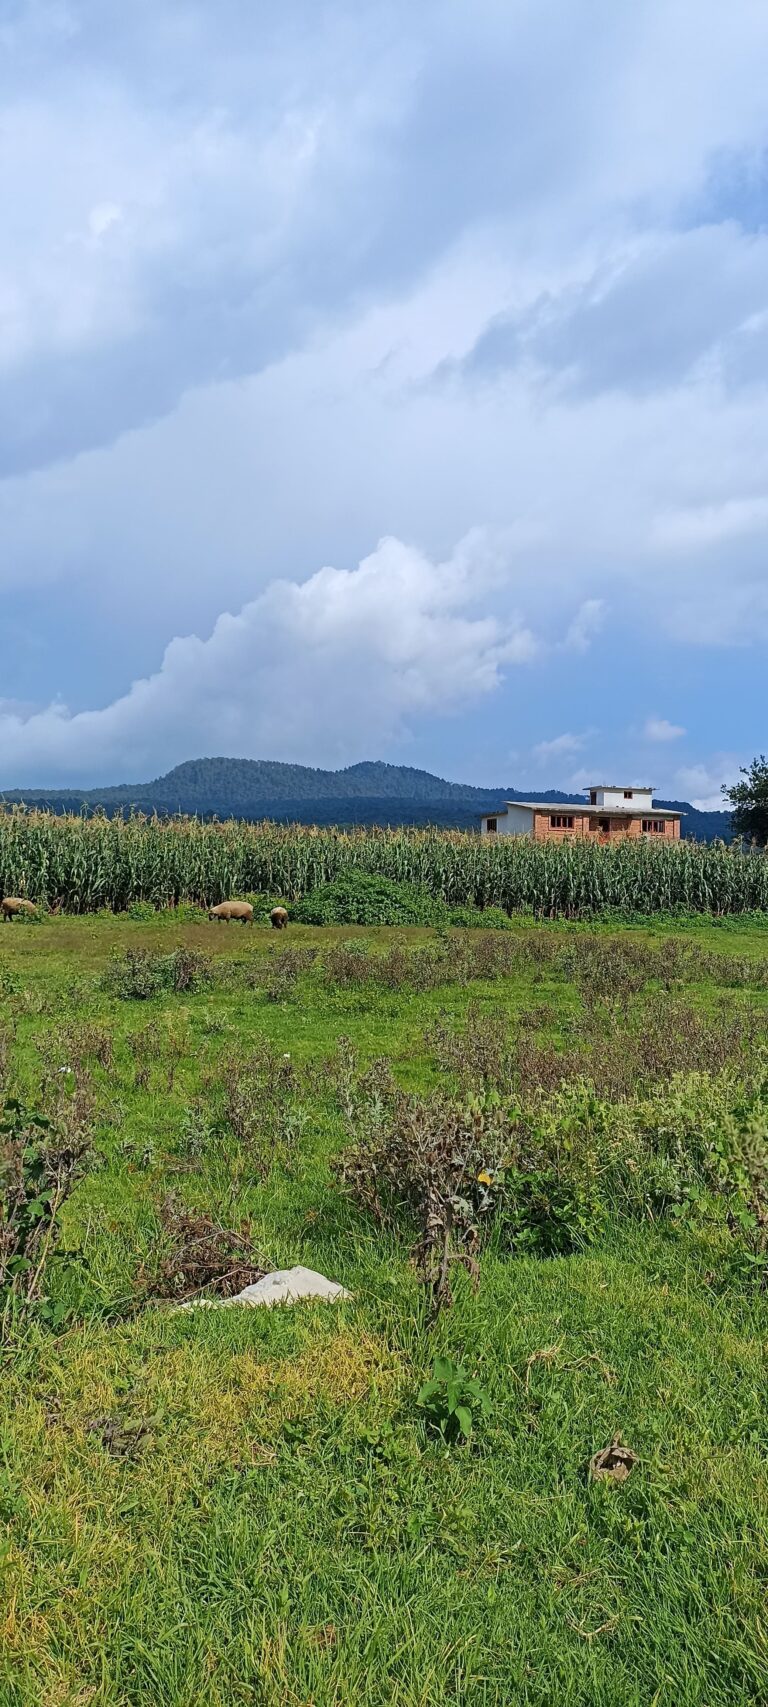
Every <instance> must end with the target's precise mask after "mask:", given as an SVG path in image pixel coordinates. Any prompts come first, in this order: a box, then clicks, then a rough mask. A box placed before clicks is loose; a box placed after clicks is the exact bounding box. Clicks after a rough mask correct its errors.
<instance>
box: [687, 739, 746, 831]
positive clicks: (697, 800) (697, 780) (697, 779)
mask: <svg viewBox="0 0 768 1707" xmlns="http://www.w3.org/2000/svg"><path fill="white" fill-rule="evenodd" d="M739 762H740V761H739V759H738V758H736V757H735V756H734V754H732V753H718V754H716V755H715V757H714V758H712V759H709V760H708V761H707V763H706V764H697V765H683V766H682V767H681V769H680V770H678V771H676V772H675V782H676V784H677V787H678V790H679V794H678V798H679V799H681V800H683V799H684V800H689V801H690V803H691V805H692V806H696V807H697V808H698V810H699V811H700V812H724V811H725V812H727V811H728V802H727V800H725V799H724V797H723V795H722V794H721V792H720V790H721V785H722V784H723V783H729V782H733V781H734V779H735V778H736V777H737V776H738V774H739ZM683 834H685V830H683Z"/></svg>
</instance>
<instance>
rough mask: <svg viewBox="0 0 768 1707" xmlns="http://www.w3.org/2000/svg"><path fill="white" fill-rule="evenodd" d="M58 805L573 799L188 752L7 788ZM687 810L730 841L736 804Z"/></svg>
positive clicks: (18, 797) (279, 808)
mask: <svg viewBox="0 0 768 1707" xmlns="http://www.w3.org/2000/svg"><path fill="white" fill-rule="evenodd" d="M0 798H2V799H5V800H6V801H8V802H11V801H23V802H25V803H26V804H27V805H28V806H47V807H50V808H51V810H52V811H57V812H62V811H65V812H66V811H70V812H71V811H74V812H79V811H82V810H83V809H84V810H85V811H89V812H91V811H96V810H98V809H99V808H101V809H103V810H104V811H106V812H108V813H110V814H113V813H115V812H124V811H129V810H130V809H131V808H132V807H134V808H136V809H137V810H138V811H142V812H160V813H166V812H192V813H198V814H199V815H200V816H208V817H218V818H251V819H254V818H275V819H278V820H281V821H284V822H297V823H305V824H306V823H311V824H426V823H430V824H440V825H442V826H444V827H446V828H448V827H451V826H453V827H455V828H458V829H469V828H471V827H472V826H473V825H476V823H477V819H478V816H479V814H480V813H481V812H487V811H492V810H493V808H494V806H498V805H500V803H501V802H502V801H503V800H531V799H532V800H541V801H543V802H545V803H546V802H549V801H551V802H552V803H553V804H557V803H559V802H563V801H567V800H568V799H569V798H571V797H570V796H569V795H568V794H564V793H563V791H562V790H561V789H556V788H552V789H548V790H545V791H541V790H539V791H535V790H534V791H531V790H529V789H515V788H509V787H507V788H478V787H476V786H474V785H473V784H471V783H462V782H446V781H445V780H444V779H443V778H442V777H438V776H432V774H431V772H430V771H422V770H415V769H413V768H412V767H411V766H410V765H387V764H383V763H382V762H381V761H379V760H364V761H363V762H362V763H360V764H356V765H348V766H347V767H346V769H344V770H339V771H328V770H316V769H314V768H312V767H311V766H309V765H287V764H281V763H279V762H278V761H277V760H274V759H226V758H219V759H188V760H186V762H185V763H184V764H181V765H176V766H175V767H174V769H173V770H170V771H168V773H167V775H166V776H160V777H156V778H155V779H154V781H153V782H144V783H120V784H118V785H115V786H112V787H108V788H89V789H26V790H19V789H14V790H10V791H6V792H5V794H4V795H3V796H2V797H0ZM656 804H657V805H658V806H667V807H672V809H673V810H675V811H680V812H683V813H684V814H685V816H684V818H683V825H682V832H683V835H684V836H685V835H688V836H695V837H696V839H697V841H713V840H714V839H715V837H718V836H719V837H722V839H723V840H724V841H728V840H730V836H731V829H730V815H729V813H727V812H698V811H697V810H696V809H695V808H694V807H693V806H690V805H689V804H688V803H687V802H686V801H676V800H674V801H669V800H658V801H657V802H656Z"/></svg>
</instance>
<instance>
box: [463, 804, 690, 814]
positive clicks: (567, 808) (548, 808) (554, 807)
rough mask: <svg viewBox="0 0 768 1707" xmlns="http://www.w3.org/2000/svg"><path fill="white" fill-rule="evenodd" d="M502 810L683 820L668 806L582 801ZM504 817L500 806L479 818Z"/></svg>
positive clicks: (507, 807) (511, 805)
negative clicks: (589, 803)
mask: <svg viewBox="0 0 768 1707" xmlns="http://www.w3.org/2000/svg"><path fill="white" fill-rule="evenodd" d="M503 804H504V809H505V810H506V811H507V812H508V811H509V809H510V807H515V806H523V807H525V808H527V810H528V811H532V812H548V813H563V812H568V813H571V812H578V813H580V814H581V816H582V817H583V818H638V817H651V818H684V817H685V813H684V812H672V811H671V810H670V808H669V807H668V806H651V807H649V808H648V809H647V810H646V808H645V807H643V808H642V810H641V809H639V808H638V807H637V806H589V805H587V804H586V803H585V802H584V801H583V800H505V801H504V803H503ZM503 816H504V811H503V810H502V807H501V806H500V807H499V808H498V811H496V812H480V813H479V817H480V818H498V817H502V818H503Z"/></svg>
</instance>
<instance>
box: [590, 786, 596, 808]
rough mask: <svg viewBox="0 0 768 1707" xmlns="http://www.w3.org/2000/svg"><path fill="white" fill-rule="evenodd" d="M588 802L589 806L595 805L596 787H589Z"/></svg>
mask: <svg viewBox="0 0 768 1707" xmlns="http://www.w3.org/2000/svg"><path fill="white" fill-rule="evenodd" d="M589 804H590V806H596V805H597V789H596V788H590V791H589Z"/></svg>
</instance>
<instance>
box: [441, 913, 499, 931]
mask: <svg viewBox="0 0 768 1707" xmlns="http://www.w3.org/2000/svg"><path fill="white" fill-rule="evenodd" d="M448 922H449V924H451V925H457V926H460V927H461V929H462V930H483V931H488V930H493V931H511V930H512V928H513V926H512V920H511V919H510V917H509V914H508V913H505V912H504V908H503V907H451V909H450V912H449V915H448Z"/></svg>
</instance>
